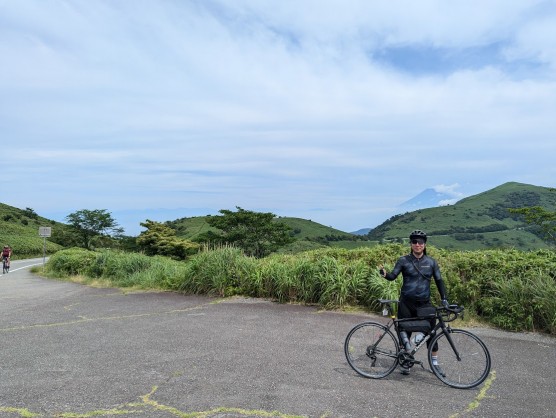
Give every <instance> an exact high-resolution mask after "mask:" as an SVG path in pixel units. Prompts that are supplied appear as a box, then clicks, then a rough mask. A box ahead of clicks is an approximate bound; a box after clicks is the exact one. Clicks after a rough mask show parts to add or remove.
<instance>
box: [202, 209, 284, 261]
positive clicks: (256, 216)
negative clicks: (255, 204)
mask: <svg viewBox="0 0 556 418" xmlns="http://www.w3.org/2000/svg"><path fill="white" fill-rule="evenodd" d="M236 209H237V212H232V211H230V210H226V209H222V210H220V211H219V212H220V213H221V214H222V216H211V217H209V218H208V219H207V222H208V224H209V225H210V226H212V227H213V228H217V229H219V230H220V231H221V232H220V233H214V232H208V233H206V234H205V235H204V239H205V240H208V241H213V242H220V243H230V244H233V245H236V246H237V247H239V248H241V249H242V250H243V251H244V253H245V254H246V255H249V256H254V257H257V258H262V257H265V256H267V255H269V254H270V253H272V252H274V251H276V250H277V249H279V248H280V247H282V246H284V245H286V244H289V243H291V242H293V241H295V238H293V237H292V236H291V235H290V231H291V228H290V227H289V226H287V225H286V224H284V223H282V222H276V221H275V220H274V219H275V218H276V215H274V214H273V213H261V212H252V211H249V210H245V209H242V208H240V207H239V206H236Z"/></svg>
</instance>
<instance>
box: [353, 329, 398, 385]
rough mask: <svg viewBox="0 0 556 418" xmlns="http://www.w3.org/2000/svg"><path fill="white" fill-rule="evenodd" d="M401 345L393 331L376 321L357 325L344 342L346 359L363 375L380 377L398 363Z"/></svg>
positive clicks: (389, 371)
mask: <svg viewBox="0 0 556 418" xmlns="http://www.w3.org/2000/svg"><path fill="white" fill-rule="evenodd" d="M398 351H399V345H398V342H397V340H396V338H394V335H393V334H392V332H391V331H390V330H389V329H388V328H387V327H385V326H384V325H381V324H378V323H376V322H364V323H362V324H359V325H356V326H355V327H354V328H353V329H352V330H351V331H350V332H349V334H348V335H347V337H346V341H345V343H344V353H345V355H346V359H347V361H348V363H349V365H350V366H351V368H352V369H353V370H355V371H356V372H357V373H359V374H360V375H361V376H363V377H368V378H371V379H380V378H382V377H385V376H388V375H389V374H390V373H392V371H393V370H394V369H395V368H396V365H397V364H398Z"/></svg>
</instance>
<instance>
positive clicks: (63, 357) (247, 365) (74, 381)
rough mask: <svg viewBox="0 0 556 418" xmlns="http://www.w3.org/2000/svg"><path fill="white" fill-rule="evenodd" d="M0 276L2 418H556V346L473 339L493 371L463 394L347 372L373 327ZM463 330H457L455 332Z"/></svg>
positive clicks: (231, 302)
mask: <svg viewBox="0 0 556 418" xmlns="http://www.w3.org/2000/svg"><path fill="white" fill-rule="evenodd" d="M40 262H41V260H27V261H19V262H17V261H15V262H14V263H13V264H12V271H11V272H10V273H9V274H6V275H3V276H0V416H1V417H19V416H29V417H31V416H36V417H93V416H94V417H97V416H105V417H112V416H114V417H116V416H118V417H122V416H123V417H126V416H129V417H154V418H156V417H208V418H213V417H228V418H230V417H270V416H273V417H323V418H324V417H327V418H328V417H405V416H408V417H429V416H435V417H529V416H534V417H554V416H556V411H555V409H556V393H555V391H556V389H555V387H556V385H555V376H556V340H555V339H554V338H551V337H548V336H543V335H539V334H533V333H508V332H502V331H497V330H492V329H484V328H474V329H472V331H473V332H475V333H476V334H478V335H479V336H480V337H481V338H482V339H483V340H484V341H485V343H486V344H487V346H488V348H489V350H490V352H491V356H492V360H493V367H492V372H491V375H490V376H489V378H488V379H487V380H486V381H485V383H484V384H482V385H481V386H479V387H477V388H475V389H470V390H458V389H453V388H450V387H448V386H446V385H444V384H443V383H442V382H440V381H439V380H438V379H437V378H436V377H435V376H434V375H433V374H431V373H430V372H429V371H427V370H425V369H419V368H417V369H414V370H412V373H411V374H410V375H409V376H403V375H401V374H400V373H398V372H397V371H395V372H394V373H392V374H391V375H390V376H388V377H386V378H384V379H380V380H370V379H365V378H362V377H359V376H358V375H357V374H356V373H355V372H354V371H353V370H351V368H350V367H349V365H348V364H347V362H346V360H345V357H344V353H343V343H344V338H345V336H346V335H347V333H348V332H349V330H350V329H351V328H352V327H353V326H354V325H355V324H357V323H359V322H362V321H365V320H370V319H378V320H382V318H380V317H376V316H373V315H368V314H362V313H359V314H352V313H342V312H331V311H323V310H320V309H318V308H317V307H310V306H301V305H283V304H277V303H274V302H272V301H266V300H259V299H249V298H239V297H237V298H229V299H218V298H209V297H204V296H186V295H181V294H176V293H169V292H126V291H125V290H119V289H106V288H103V289H99V288H92V287H87V286H82V285H79V284H74V283H67V282H60V281H55V280H48V279H44V278H41V277H38V276H35V275H33V274H31V273H30V270H29V267H28V266H29V265H30V264H33V263H34V264H37V263H40ZM452 326H453V327H458V324H457V322H455V323H452Z"/></svg>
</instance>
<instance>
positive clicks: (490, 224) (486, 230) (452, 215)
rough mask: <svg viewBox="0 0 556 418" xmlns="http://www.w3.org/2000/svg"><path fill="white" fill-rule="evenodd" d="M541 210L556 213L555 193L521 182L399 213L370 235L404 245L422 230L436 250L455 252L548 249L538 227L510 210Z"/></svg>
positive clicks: (549, 189)
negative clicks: (493, 249) (527, 222)
mask: <svg viewBox="0 0 556 418" xmlns="http://www.w3.org/2000/svg"><path fill="white" fill-rule="evenodd" d="M530 206H541V207H543V208H545V209H546V210H550V211H554V210H555V209H556V191H554V190H553V189H551V188H547V187H540V186H532V185H529V184H523V183H515V182H511V183H505V184H503V185H501V186H498V187H495V188H494V189H491V190H488V191H486V192H483V193H479V194H477V195H474V196H471V197H468V198H465V199H462V200H460V201H459V202H457V203H456V204H454V205H451V206H442V207H435V208H429V209H421V210H416V211H413V212H408V213H404V214H402V215H396V216H393V217H392V218H390V219H389V220H387V221H386V222H384V223H383V224H381V225H379V226H378V227H376V228H374V229H373V230H371V231H370V232H369V239H371V240H378V241H381V242H384V241H402V240H404V239H406V238H407V235H408V233H409V232H410V231H411V230H413V229H422V230H424V231H426V232H427V234H428V235H429V236H430V241H429V242H430V243H431V244H432V245H434V246H436V247H441V248H447V249H457V250H478V249H486V248H516V249H519V250H533V249H539V248H546V247H548V244H547V243H546V242H545V241H543V239H542V238H540V237H539V236H538V235H537V234H535V229H534V228H533V227H532V226H530V225H528V224H526V223H525V222H524V220H523V217H522V216H519V215H515V214H512V213H510V212H509V210H508V209H510V208H522V207H530Z"/></svg>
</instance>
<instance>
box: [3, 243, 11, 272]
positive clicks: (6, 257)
mask: <svg viewBox="0 0 556 418" xmlns="http://www.w3.org/2000/svg"><path fill="white" fill-rule="evenodd" d="M11 256H12V249H11V248H10V246H9V245H4V249H3V250H2V261H3V260H6V266H7V267H10V258H11Z"/></svg>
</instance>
